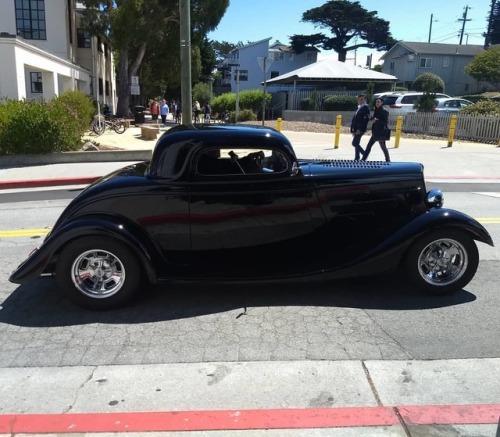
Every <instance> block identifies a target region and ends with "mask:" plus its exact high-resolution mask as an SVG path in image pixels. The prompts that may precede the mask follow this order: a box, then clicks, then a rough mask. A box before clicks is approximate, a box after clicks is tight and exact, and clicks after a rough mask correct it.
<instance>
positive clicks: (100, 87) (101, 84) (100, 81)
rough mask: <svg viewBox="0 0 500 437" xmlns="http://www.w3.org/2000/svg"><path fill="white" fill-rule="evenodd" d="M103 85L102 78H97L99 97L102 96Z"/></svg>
mask: <svg viewBox="0 0 500 437" xmlns="http://www.w3.org/2000/svg"><path fill="white" fill-rule="evenodd" d="M103 91H104V83H103V81H102V78H101V77H100V78H99V95H100V96H102V95H103V94H104V93H103Z"/></svg>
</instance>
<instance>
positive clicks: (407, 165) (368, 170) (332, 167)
mask: <svg viewBox="0 0 500 437" xmlns="http://www.w3.org/2000/svg"><path fill="white" fill-rule="evenodd" d="M299 165H300V169H301V171H302V174H303V175H304V177H311V178H314V179H322V178H325V179H332V178H333V179H336V180H352V179H373V180H374V182H376V181H377V180H379V181H380V179H381V178H383V179H384V180H388V179H421V178H423V169H424V166H423V165H422V164H420V163H416V162H384V161H353V160H326V159H319V160H318V159H311V160H300V161H299Z"/></svg>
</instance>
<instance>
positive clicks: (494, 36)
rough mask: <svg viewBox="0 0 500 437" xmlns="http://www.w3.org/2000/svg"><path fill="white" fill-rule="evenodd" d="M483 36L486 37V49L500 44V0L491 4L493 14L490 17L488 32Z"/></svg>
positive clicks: (494, 0) (493, 0)
mask: <svg viewBox="0 0 500 437" xmlns="http://www.w3.org/2000/svg"><path fill="white" fill-rule="evenodd" d="M483 36H484V37H485V41H484V47H485V48H488V47H490V46H492V45H494V44H500V0H492V2H491V14H490V15H489V16H488V31H487V32H486V33H484V34H483Z"/></svg>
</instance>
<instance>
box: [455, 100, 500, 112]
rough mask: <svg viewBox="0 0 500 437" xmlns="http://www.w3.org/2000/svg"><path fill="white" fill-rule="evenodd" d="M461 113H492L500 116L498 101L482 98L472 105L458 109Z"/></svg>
mask: <svg viewBox="0 0 500 437" xmlns="http://www.w3.org/2000/svg"><path fill="white" fill-rule="evenodd" d="M460 112H461V113H462V114H468V115H469V114H474V115H494V116H500V102H493V101H491V100H483V101H480V102H477V103H474V104H473V105H469V106H466V107H465V108H464V109H462V110H461V111H460Z"/></svg>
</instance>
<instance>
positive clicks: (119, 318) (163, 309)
mask: <svg viewBox="0 0 500 437" xmlns="http://www.w3.org/2000/svg"><path fill="white" fill-rule="evenodd" d="M474 300H476V296H475V295H474V294H472V293H471V292H468V291H466V290H461V291H459V292H457V293H454V294H453V295H449V296H428V295H422V294H420V293H418V292H416V291H414V290H411V288H410V287H409V285H408V284H407V283H406V282H405V280H404V278H402V277H397V276H393V277H390V278H387V277H369V278H358V279H355V280H353V279H350V280H337V281H330V282H317V283H309V284H300V285H298V284H294V285H269V284H266V285H262V284H261V285H255V284H254V285H201V284H196V285H195V284H182V285H179V284H172V285H162V286H156V287H150V288H145V289H144V290H143V293H141V295H140V297H139V298H138V299H137V300H136V301H135V302H133V303H132V304H130V305H129V306H127V307H125V308H120V309H116V310H110V311H89V310H85V309H83V308H80V307H78V306H76V305H74V304H73V303H72V302H70V301H69V300H68V299H67V298H66V297H65V296H64V294H63V293H62V292H61V291H60V290H58V289H57V287H56V283H55V280H53V279H51V278H41V279H38V280H35V281H33V282H31V283H29V284H25V285H22V286H20V287H19V288H17V289H16V290H15V291H14V292H13V293H12V294H11V295H10V296H9V297H8V298H7V299H6V301H5V302H4V303H3V304H2V309H1V311H0V323H8V324H12V325H17V326H27V327H55V326H74V325H84V324H90V323H105V324H120V323H126V324H134V323H137V324H139V323H148V322H156V321H168V320H176V319H185V318H191V317H198V316H203V315H207V314H216V313H222V312H227V311H234V310H237V309H241V312H239V311H237V316H236V317H239V316H241V315H243V314H245V311H246V309H248V308H252V307H280V306H285V307H286V306H311V307H339V308H359V309H376V310H388V311H403V310H415V311H418V310H427V309H433V308H443V307H449V306H456V305H462V304H466V303H469V302H473V301H474Z"/></svg>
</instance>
